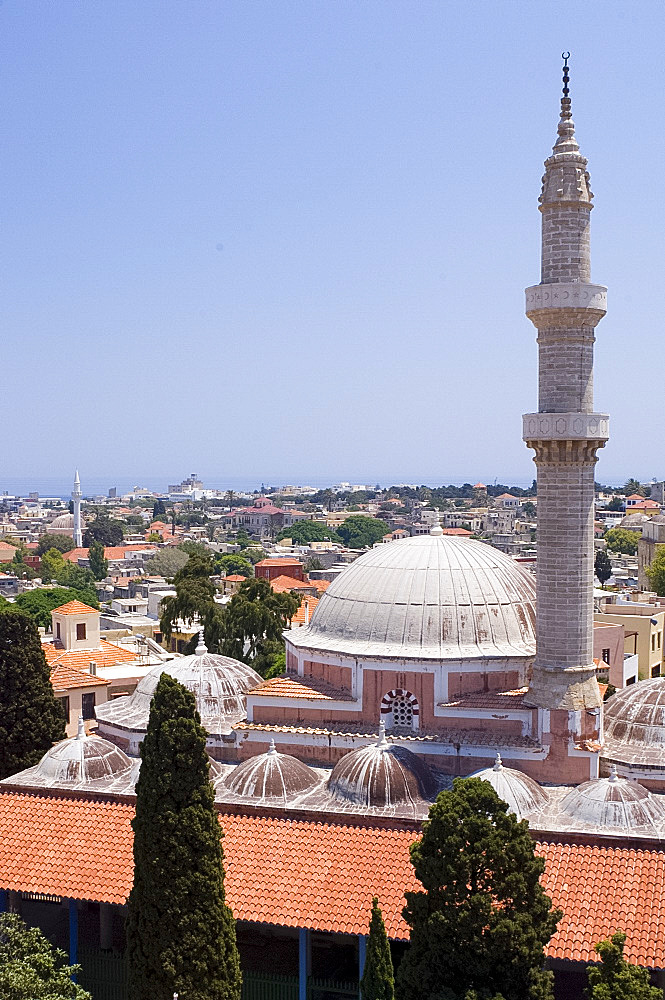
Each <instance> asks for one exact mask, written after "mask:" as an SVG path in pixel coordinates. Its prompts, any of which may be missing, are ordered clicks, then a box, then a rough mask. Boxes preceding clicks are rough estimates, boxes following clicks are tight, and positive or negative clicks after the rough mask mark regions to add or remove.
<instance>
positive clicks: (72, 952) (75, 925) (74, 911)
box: [69, 899, 79, 980]
mask: <svg viewBox="0 0 665 1000" xmlns="http://www.w3.org/2000/svg"><path fill="white" fill-rule="evenodd" d="M78 954H79V911H78V903H77V902H76V900H75V899H70V900H69V964H70V965H76V963H77V962H78ZM72 979H73V980H76V976H72Z"/></svg>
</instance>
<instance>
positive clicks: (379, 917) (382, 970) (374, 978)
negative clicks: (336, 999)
mask: <svg viewBox="0 0 665 1000" xmlns="http://www.w3.org/2000/svg"><path fill="white" fill-rule="evenodd" d="M360 996H361V1000H394V997H395V975H394V973H393V962H392V958H391V956H390V944H389V943H388V935H387V934H386V925H385V924H384V922H383V914H382V913H381V910H380V908H379V901H378V899H377V897H376V896H375V897H374V899H373V900H372V918H371V920H370V924H369V937H368V939H367V952H366V955H365V969H364V972H363V977H362V979H361V981H360Z"/></svg>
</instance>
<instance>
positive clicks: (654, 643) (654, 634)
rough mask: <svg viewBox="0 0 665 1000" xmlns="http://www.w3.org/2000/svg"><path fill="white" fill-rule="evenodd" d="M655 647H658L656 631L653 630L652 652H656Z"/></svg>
mask: <svg viewBox="0 0 665 1000" xmlns="http://www.w3.org/2000/svg"><path fill="white" fill-rule="evenodd" d="M655 649H656V633H655V632H652V633H651V652H652V653H653V652H655Z"/></svg>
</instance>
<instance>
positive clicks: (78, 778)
mask: <svg viewBox="0 0 665 1000" xmlns="http://www.w3.org/2000/svg"><path fill="white" fill-rule="evenodd" d="M132 766H133V765H132V761H131V760H130V759H129V757H128V756H127V755H126V754H124V753H123V752H122V750H120V749H119V748H118V747H117V746H115V745H114V744H113V743H109V741H108V740H104V739H102V738H101V736H96V735H92V736H86V734H85V728H84V725H83V720H82V719H80V720H79V730H78V735H77V736H74V737H72V738H71V739H68V740H62V741H61V742H60V743H56V745H55V746H54V747H51V749H50V750H48V751H47V752H46V753H45V754H44V756H43V757H42V759H41V760H40V762H39V764H37V766H36V768H35V770H34V772H33V778H34V779H37V781H38V782H39V783H41V784H44V785H47V786H48V785H53V784H58V785H60V784H72V785H74V784H81V783H86V784H87V783H88V782H90V781H99V780H100V779H107V780H108V779H111V778H118V777H120V776H121V775H128V774H129V772H130V771H131V769H132Z"/></svg>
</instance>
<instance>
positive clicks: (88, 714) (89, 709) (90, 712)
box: [81, 691, 95, 719]
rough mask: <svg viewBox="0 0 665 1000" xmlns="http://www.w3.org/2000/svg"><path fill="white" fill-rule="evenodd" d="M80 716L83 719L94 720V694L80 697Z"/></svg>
mask: <svg viewBox="0 0 665 1000" xmlns="http://www.w3.org/2000/svg"><path fill="white" fill-rule="evenodd" d="M81 714H82V716H83V718H84V719H94V717H95V692H94V691H93V692H92V694H87V693H86V694H84V695H82V696H81Z"/></svg>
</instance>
